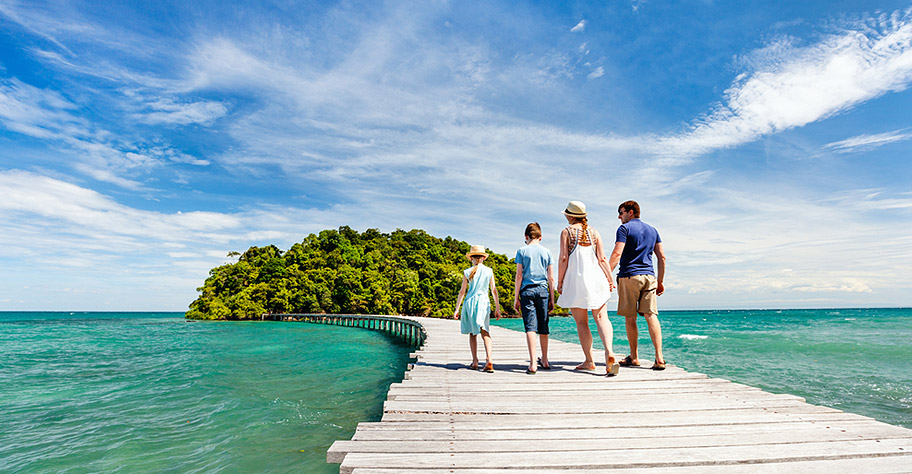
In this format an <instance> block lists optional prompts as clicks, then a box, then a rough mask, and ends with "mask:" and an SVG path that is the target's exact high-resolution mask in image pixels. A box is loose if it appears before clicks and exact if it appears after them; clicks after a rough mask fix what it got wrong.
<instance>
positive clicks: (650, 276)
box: [608, 201, 665, 370]
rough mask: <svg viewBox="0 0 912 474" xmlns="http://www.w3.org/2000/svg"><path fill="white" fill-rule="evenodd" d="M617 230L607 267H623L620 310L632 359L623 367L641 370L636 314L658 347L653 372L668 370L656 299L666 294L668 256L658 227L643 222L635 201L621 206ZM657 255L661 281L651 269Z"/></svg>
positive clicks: (619, 207) (619, 272)
mask: <svg viewBox="0 0 912 474" xmlns="http://www.w3.org/2000/svg"><path fill="white" fill-rule="evenodd" d="M618 219H620V220H621V226H620V227H618V230H617V237H616V238H615V244H614V250H613V251H612V252H611V258H610V259H609V261H608V264H609V265H610V266H611V271H614V269H615V267H617V266H618V264H620V270H619V271H618V275H617V282H618V309H617V314H618V315H620V316H623V317H624V325H625V327H626V329H627V341H628V342H629V343H630V355H628V356H627V357H626V358H625V359H624V360H623V361H621V362H620V364H621V365H622V366H624V367H638V366H639V365H640V361H639V359H638V358H637V341H638V338H639V332H638V331H637V314H641V315H643V317H644V318H645V319H646V325H647V326H648V327H649V338H650V339H652V345H653V346H654V347H655V364H653V366H652V369H653V370H665V357H664V356H663V355H662V327H661V326H660V325H659V317H658V314H659V310H658V302H657V299H658V298H657V297H658V296H659V295H661V294H662V293H664V292H665V285H664V280H665V252H664V250H663V249H662V239H661V238H660V237H659V233H658V231H656V229H655V227H652V226H651V225H649V224H647V223H645V222H643V221H641V220H640V205H639V204H637V203H636V201H625V202H623V203H621V205H620V206H618ZM653 253H655V256H656V260H657V261H656V264H657V266H658V277H657V276H656V272H654V271H653V268H652V254H653Z"/></svg>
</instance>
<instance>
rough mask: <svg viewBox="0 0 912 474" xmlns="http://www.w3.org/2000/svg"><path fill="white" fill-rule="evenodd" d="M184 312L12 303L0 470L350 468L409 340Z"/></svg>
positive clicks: (1, 316)
mask: <svg viewBox="0 0 912 474" xmlns="http://www.w3.org/2000/svg"><path fill="white" fill-rule="evenodd" d="M182 316H183V314H182V313H163V314H161V313H158V314H155V313H0V472H4V473H7V472H10V473H13V472H15V473H19V472H23V473H50V472H53V473H90V472H91V473H97V472H105V473H118V472H120V473H141V472H142V473H145V472H155V473H168V472H173V473H217V472H232V473H235V472H244V473H247V472H251V473H252V472H280V473H284V472H288V473H292V472H294V473H298V472H313V473H331V472H335V473H338V472H339V468H338V465H335V464H333V465H331V464H326V449H327V448H328V447H329V445H330V444H332V442H333V441H335V440H337V439H349V438H351V436H352V433H354V430H355V427H356V426H357V424H358V422H361V421H376V420H379V418H380V414H381V411H382V405H383V400H385V399H386V391H387V389H388V387H389V384H390V383H393V382H397V381H400V380H401V379H402V375H403V373H404V372H405V366H406V364H407V361H408V353H409V352H411V350H413V349H411V348H410V347H407V346H405V345H402V344H398V343H397V342H396V341H395V340H393V339H390V338H389V337H388V336H386V335H384V334H382V333H379V332H374V331H368V330H361V329H354V328H343V327H337V326H324V325H318V324H306V323H281V322H196V321H185V320H184V319H183V318H182Z"/></svg>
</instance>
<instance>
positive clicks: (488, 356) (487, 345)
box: [481, 329, 494, 364]
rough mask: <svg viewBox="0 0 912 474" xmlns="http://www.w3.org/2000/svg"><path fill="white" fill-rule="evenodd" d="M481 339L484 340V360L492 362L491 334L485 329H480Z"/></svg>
mask: <svg viewBox="0 0 912 474" xmlns="http://www.w3.org/2000/svg"><path fill="white" fill-rule="evenodd" d="M481 340H482V342H484V348H485V362H487V363H488V364H493V363H494V359H493V358H492V357H493V356H492V354H491V335H490V334H488V331H485V330H484V329H482V330H481Z"/></svg>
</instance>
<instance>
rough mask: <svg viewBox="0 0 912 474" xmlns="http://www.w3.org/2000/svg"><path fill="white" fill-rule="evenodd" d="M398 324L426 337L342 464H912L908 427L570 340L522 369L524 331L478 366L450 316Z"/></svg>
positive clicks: (502, 334) (459, 468) (500, 342)
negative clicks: (491, 369)
mask: <svg viewBox="0 0 912 474" xmlns="http://www.w3.org/2000/svg"><path fill="white" fill-rule="evenodd" d="M397 319H408V320H411V321H414V322H417V323H419V324H420V326H421V327H422V328H424V331H425V332H426V337H427V339H426V340H425V341H424V345H423V346H422V347H421V349H420V350H419V351H418V352H416V353H415V354H414V356H415V357H416V358H417V361H416V363H415V364H414V365H413V366H410V370H409V371H408V372H406V374H405V380H404V381H403V382H402V383H397V384H393V385H392V386H391V387H390V389H389V396H388V399H387V401H386V402H385V404H384V407H383V417H382V419H381V421H380V422H374V423H361V424H359V425H358V428H357V431H356V432H355V434H354V436H352V439H351V440H350V441H348V440H345V441H336V442H335V443H334V444H333V445H332V447H331V448H330V449H329V451H328V453H327V461H328V462H331V463H341V466H340V472H342V473H346V474H347V473H354V474H393V473H405V474H443V473H463V474H479V473H488V472H490V473H506V472H510V473H518V472H536V473H545V474H557V473H566V472H594V473H604V472H623V473H650V474H658V473H704V472H706V473H773V472H776V473H780V472H788V473H792V472H797V473H811V472H813V473H817V472H824V473H828V474H829V473H842V472H864V473H869V472H876V473H900V472H903V473H908V472H912V430H908V429H905V428H900V427H896V426H892V425H888V424H885V423H880V422H877V421H875V420H873V419H871V418H867V417H864V416H860V415H854V414H851V413H844V412H842V411H839V410H835V409H832V408H827V407H822V406H815V405H810V404H808V403H805V401H804V400H803V399H802V398H800V397H796V396H792V395H776V394H771V393H767V392H764V391H761V390H760V389H757V388H754V387H749V386H746V385H742V384H738V383H733V382H729V381H727V380H722V379H716V378H710V377H707V376H706V375H704V374H700V373H695V372H687V371H684V370H682V369H680V368H677V367H674V366H673V365H669V367H668V369H667V370H665V371H653V370H650V368H649V365H648V364H646V365H644V367H642V368H623V367H622V368H621V372H620V374H619V375H618V376H617V377H611V378H608V377H605V376H604V375H603V374H604V372H605V368H604V366H603V365H601V364H599V365H598V367H597V369H596V370H593V371H584V372H577V371H573V370H572V369H573V367H575V366H576V364H577V363H579V362H580V361H581V360H582V352H581V350H580V347H579V345H577V344H568V343H564V342H559V341H551V350H550V354H551V364H552V366H553V369H552V370H550V371H545V370H541V369H539V371H538V373H537V374H535V375H527V374H526V373H525V370H526V367H527V364H528V362H527V358H528V353H527V351H526V346H525V337H524V335H523V334H522V333H520V332H516V331H511V330H507V329H503V328H499V327H493V328H492V337H493V339H494V364H495V369H496V372H495V373H493V374H491V373H484V372H480V371H477V370H471V369H469V368H468V363H469V362H470V357H469V351H468V344H467V340H466V339H467V338H466V336H464V335H462V334H459V322H458V321H453V320H441V319H429V318H397ZM616 329H620V328H616ZM616 349H617V350H618V351H619V352H623V349H625V348H622V347H618V348H616ZM479 355H480V357H481V358H482V361H483V360H484V359H483V348H482V344H481V341H479ZM643 355H645V354H643ZM596 359H597V360H598V359H599V358H598V357H596ZM643 360H648V359H647V358H646V357H644V358H643ZM670 362H672V363H673V360H672V361H670ZM839 389H840V388H839V387H833V390H839Z"/></svg>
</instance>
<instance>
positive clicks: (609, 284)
mask: <svg viewBox="0 0 912 474" xmlns="http://www.w3.org/2000/svg"><path fill="white" fill-rule="evenodd" d="M608 287H609V288H611V290H610V291H614V289H615V288H617V286H615V284H614V279H611V278H609V279H608Z"/></svg>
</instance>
